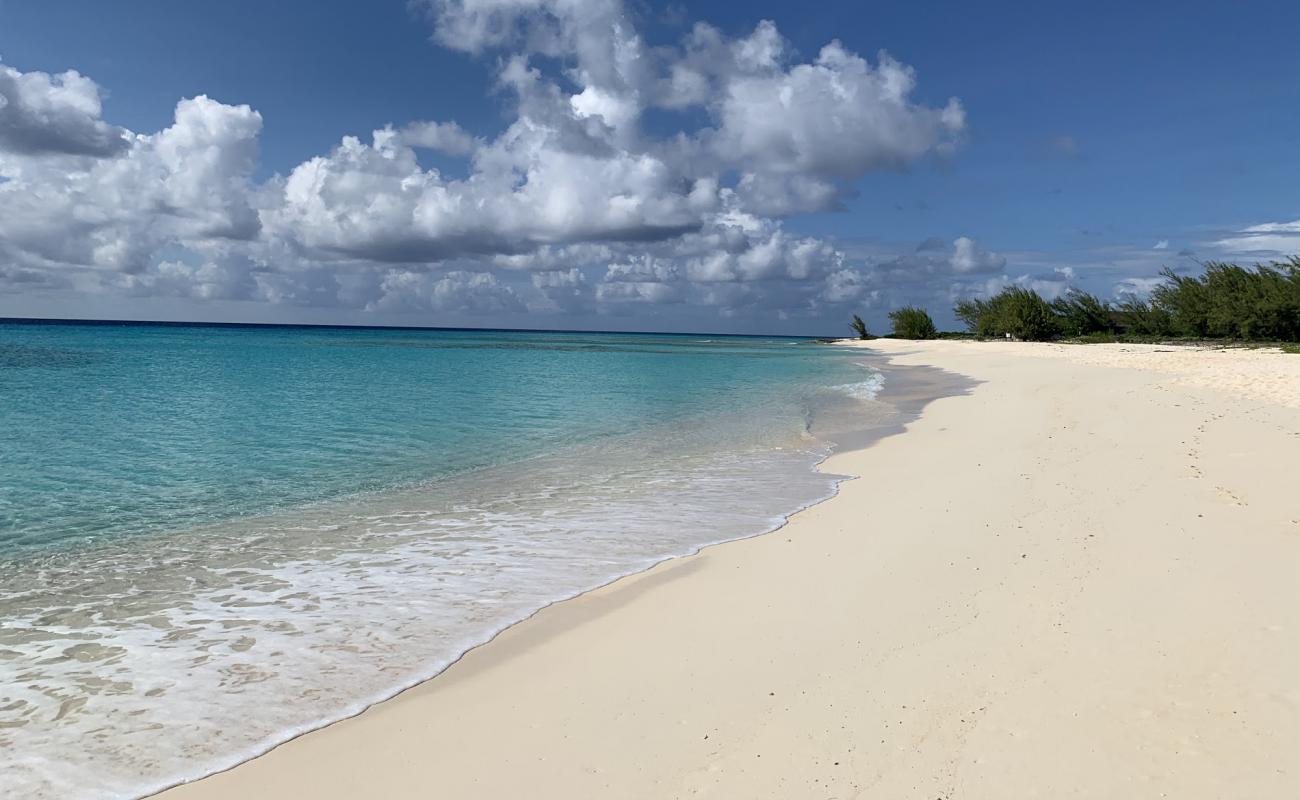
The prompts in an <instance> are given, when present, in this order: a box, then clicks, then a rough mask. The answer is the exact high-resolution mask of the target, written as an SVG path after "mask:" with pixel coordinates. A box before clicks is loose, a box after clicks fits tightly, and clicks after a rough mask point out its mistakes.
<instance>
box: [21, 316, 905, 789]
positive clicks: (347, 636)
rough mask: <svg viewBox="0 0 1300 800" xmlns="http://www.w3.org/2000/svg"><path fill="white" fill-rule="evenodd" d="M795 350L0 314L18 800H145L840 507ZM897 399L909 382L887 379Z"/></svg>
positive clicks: (854, 373)
mask: <svg viewBox="0 0 1300 800" xmlns="http://www.w3.org/2000/svg"><path fill="white" fill-rule="evenodd" d="M864 360H865V358H864V356H862V355H861V354H860V353H856V352H853V351H849V350H847V349H842V348H833V347H821V346H817V345H813V344H810V343H807V342H803V341H800V340H793V339H752V338H743V337H686V336H656V335H622V334H617V335H616V334H537V333H529V334H521V333H500V332H446V331H374V330H364V331H358V330H302V329H223V328H202V327H168V328H161V327H160V328H152V327H97V326H85V327H72V326H69V327H62V326H19V325H0V426H2V427H0V430H3V431H4V458H3V459H0V687H2V688H0V794H2V795H4V796H22V797H78V796H85V797H90V796H95V797H103V796H113V797H134V796H139V795H140V794H142V793H145V792H147V791H150V790H153V789H157V788H159V787H162V786H165V785H168V784H170V783H174V782H176V781H179V780H184V779H189V778H193V777H197V776H198V775H202V774H204V773H206V772H210V771H212V770H215V769H219V768H223V767H226V766H229V765H230V764H232V763H235V762H237V761H239V760H242V759H244V758H247V757H249V756H251V755H253V754H256V753H258V752H261V751H264V750H265V749H267V748H268V747H270V746H273V745H274V744H275V743H278V742H280V741H284V740H285V739H287V738H289V737H291V736H292V735H295V734H296V733H299V732H301V731H304V730H308V729H311V728H314V727H319V726H320V725H321V724H324V723H326V722H329V721H332V720H335V719H339V718H342V717H344V716H348V715H350V714H353V713H356V712H357V711H359V710H361V709H362V708H364V707H365V706H367V705H369V704H371V703H373V702H375V701H376V700H378V699H382V698H383V697H387V696H390V695H391V694H393V693H395V692H396V691H398V690H400V689H401V688H403V687H405V686H409V685H411V684H412V683H414V682H417V681H419V680H421V679H424V678H427V677H429V676H431V675H433V674H436V673H437V672H439V671H440V670H441V669H443V668H444V667H445V666H446V665H447V664H449V663H451V662H452V661H454V660H455V659H456V658H457V657H458V656H459V655H460V654H461V653H463V652H464V651H465V650H466V649H467V648H469V647H472V646H474V645H476V644H478V643H481V642H483V641H485V640H486V639H488V638H490V637H491V636H492V635H493V634H494V633H495V632H497V631H499V630H500V629H501V628H503V627H505V626H507V625H509V624H512V623H513V622H516V621H518V620H520V619H522V618H525V617H527V616H528V615H530V614H531V613H533V612H535V611H536V610H537V609H539V608H541V607H542V606H544V605H546V604H548V603H550V602H553V601H555V600H558V599H562V598H565V597H569V596H573V595H574V594H577V593H580V592H582V591H585V590H588V589H590V588H593V587H595V586H598V585H601V584H603V583H606V582H608V581H609V580H611V579H613V578H615V577H617V576H620V575H625V574H629V573H631V572H635V571H638V570H641V569H644V568H646V567H648V566H650V565H651V564H653V563H656V562H657V561H660V560H662V559H664V558H667V557H671V556H674V555H680V554H684V553H688V552H692V551H694V550H696V549H698V548H699V547H701V546H702V545H705V544H708V543H711V542H717V541H722V540H727V539H733V538H738V537H742V536H749V535H754V534H757V533H761V532H763V531H765V530H770V529H771V528H773V527H775V526H776V525H779V524H780V523H781V522H782V521H783V519H784V518H785V516H786V515H788V514H790V513H792V512H793V511H796V510H798V509H799V508H802V507H804V506H806V505H808V504H810V503H812V502H816V501H817V500H820V499H823V498H825V497H827V496H829V494H831V493H832V492H833V491H834V487H835V484H836V482H837V480H838V479H837V477H836V476H833V475H827V474H823V473H820V472H817V471H816V470H815V469H814V466H815V465H816V464H817V463H818V462H819V461H820V460H822V459H823V458H824V457H825V456H826V455H827V454H828V453H829V452H830V450H831V448H832V447H833V446H834V443H835V442H836V441H847V440H849V439H851V438H853V437H854V436H857V435H860V434H861V433H862V432H863V431H865V430H869V429H871V428H874V427H880V426H885V425H890V424H894V422H896V419H897V416H898V412H897V411H896V410H895V409H894V408H893V407H892V406H890V405H889V404H887V403H883V402H880V401H878V400H875V399H873V398H874V397H875V395H876V393H877V392H878V391H879V390H880V387H881V381H882V378H881V374H880V372H878V371H877V370H874V369H872V368H871V367H869V366H867V365H866V364H865V363H864ZM891 380H892V379H891Z"/></svg>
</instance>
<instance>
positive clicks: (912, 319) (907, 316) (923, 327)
mask: <svg viewBox="0 0 1300 800" xmlns="http://www.w3.org/2000/svg"><path fill="white" fill-rule="evenodd" d="M889 321H890V323H891V324H893V326H894V336H895V337H897V338H899V339H933V338H934V337H935V335H936V334H937V333H938V329H937V328H935V327H934V320H932V319H930V315H929V314H928V313H926V311H925V309H923V308H917V307H916V306H903V307H902V308H899V309H895V310H893V311H891V312H889Z"/></svg>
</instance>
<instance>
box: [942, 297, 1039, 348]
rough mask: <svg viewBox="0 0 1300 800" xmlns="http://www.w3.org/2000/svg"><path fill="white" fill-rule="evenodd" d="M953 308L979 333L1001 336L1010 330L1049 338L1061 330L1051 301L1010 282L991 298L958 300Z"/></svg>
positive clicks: (1023, 335)
mask: <svg viewBox="0 0 1300 800" xmlns="http://www.w3.org/2000/svg"><path fill="white" fill-rule="evenodd" d="M953 311H954V313H956V315H957V318H958V319H960V320H962V321H963V322H965V323H966V324H967V326H969V327H970V328H971V330H972V331H973V332H974V333H976V334H977V335H979V336H987V337H996V338H1001V337H1003V336H1005V335H1006V334H1008V333H1009V334H1011V335H1012V336H1014V337H1015V338H1017V339H1024V340H1026V341H1032V342H1045V341H1047V340H1049V339H1051V338H1053V337H1055V336H1056V335H1058V334H1059V333H1060V332H1061V326H1060V323H1059V321H1058V320H1057V318H1056V314H1055V313H1054V312H1053V311H1052V306H1051V304H1050V303H1048V302H1047V301H1046V300H1044V299H1043V298H1042V297H1041V296H1039V294H1038V293H1037V292H1035V291H1032V290H1030V289H1023V288H1021V287H1019V286H1008V287H1007V288H1005V289H1003V290H1002V291H1000V292H998V293H997V294H995V295H993V296H992V297H990V298H989V299H988V300H978V299H976V300H967V301H965V302H964V303H958V304H957V306H956V308H954V309H953ZM972 321H973V322H974V324H973V325H972Z"/></svg>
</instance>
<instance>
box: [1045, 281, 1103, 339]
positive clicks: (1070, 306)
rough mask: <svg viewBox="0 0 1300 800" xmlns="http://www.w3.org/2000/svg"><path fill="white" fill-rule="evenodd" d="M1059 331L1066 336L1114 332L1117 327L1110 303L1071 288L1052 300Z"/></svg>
mask: <svg viewBox="0 0 1300 800" xmlns="http://www.w3.org/2000/svg"><path fill="white" fill-rule="evenodd" d="M1052 313H1054V314H1056V317H1057V320H1058V321H1059V324H1060V328H1061V333H1063V334H1064V335H1066V336H1089V335H1091V334H1098V333H1114V332H1115V331H1116V329H1117V326H1116V324H1115V315H1114V311H1113V310H1112V309H1111V307H1110V303H1107V302H1106V301H1104V300H1101V299H1098V298H1097V297H1096V296H1095V295H1091V294H1088V293H1087V292H1084V291H1081V290H1079V289H1071V290H1069V291H1068V292H1066V293H1065V294H1064V295H1062V296H1061V297H1058V298H1056V299H1055V300H1053V301H1052Z"/></svg>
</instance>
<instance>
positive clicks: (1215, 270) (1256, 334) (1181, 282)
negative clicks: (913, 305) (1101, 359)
mask: <svg viewBox="0 0 1300 800" xmlns="http://www.w3.org/2000/svg"><path fill="white" fill-rule="evenodd" d="M1161 275H1162V277H1163V279H1164V280H1163V282H1162V283H1160V284H1159V285H1157V286H1156V287H1155V288H1154V289H1152V290H1151V295H1150V297H1148V298H1146V299H1143V298H1139V297H1129V298H1126V299H1124V300H1121V301H1120V302H1118V303H1114V304H1112V303H1109V302H1107V301H1105V300H1101V299H1099V298H1097V297H1096V296H1094V295H1091V294H1088V293H1087V292H1083V291H1080V290H1078V289H1072V290H1070V291H1069V292H1068V293H1067V294H1065V295H1064V296H1062V297H1059V298H1057V299H1056V300H1053V301H1051V302H1050V303H1049V302H1048V301H1046V300H1044V299H1043V298H1042V297H1041V296H1040V295H1039V294H1038V293H1037V292H1034V291H1032V290H1029V289H1024V288H1021V287H1009V288H1006V289H1003V290H1002V291H1001V292H999V293H998V294H996V295H994V296H993V297H990V298H988V299H974V300H966V301H963V302H960V303H958V304H957V305H956V307H955V308H954V309H953V311H954V313H956V315H957V318H958V319H960V320H961V321H962V322H964V323H965V324H966V326H967V327H968V328H969V329H970V330H971V331H972V332H973V333H975V334H976V335H977V336H984V337H996V338H1001V337H1003V336H1005V335H1006V334H1008V333H1009V334H1011V335H1012V336H1013V337H1015V338H1017V339H1025V340H1029V341H1047V340H1050V339H1057V338H1062V337H1065V338H1072V339H1082V340H1085V341H1111V340H1115V339H1118V338H1126V339H1131V338H1157V339H1158V338H1164V339H1172V338H1183V339H1235V340H1239V341H1282V342H1300V257H1292V258H1290V259H1289V260H1287V261H1279V262H1274V263H1272V264H1267V265H1261V266H1257V267H1253V268H1248V267H1239V266H1237V265H1236V264H1225V263H1222V262H1217V261H1211V262H1209V263H1207V264H1206V265H1205V272H1204V273H1203V274H1201V275H1199V276H1188V275H1179V274H1177V273H1175V272H1174V271H1173V270H1169V269H1166V270H1165V271H1164V272H1162V273H1161Z"/></svg>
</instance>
